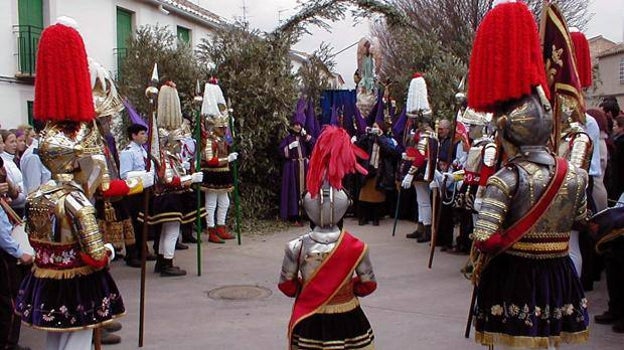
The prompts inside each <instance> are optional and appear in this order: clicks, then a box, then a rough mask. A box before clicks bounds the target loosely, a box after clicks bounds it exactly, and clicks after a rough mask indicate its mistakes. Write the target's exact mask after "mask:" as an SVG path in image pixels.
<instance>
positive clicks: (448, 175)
mask: <svg viewBox="0 0 624 350" xmlns="http://www.w3.org/2000/svg"><path fill="white" fill-rule="evenodd" d="M442 176H443V180H446V184H447V185H451V184H453V183H455V175H453V173H443V174H442Z"/></svg>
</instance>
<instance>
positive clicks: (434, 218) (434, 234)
mask: <svg viewBox="0 0 624 350" xmlns="http://www.w3.org/2000/svg"><path fill="white" fill-rule="evenodd" d="M433 181H435V180H433ZM439 192H440V191H439V188H437V187H434V188H433V191H432V195H431V197H432V198H433V202H432V203H431V248H430V249H429V263H427V267H428V268H431V265H432V264H433V255H434V254H435V247H436V242H437V241H438V216H439V213H438V212H439V210H438V201H439V197H440V194H439Z"/></svg>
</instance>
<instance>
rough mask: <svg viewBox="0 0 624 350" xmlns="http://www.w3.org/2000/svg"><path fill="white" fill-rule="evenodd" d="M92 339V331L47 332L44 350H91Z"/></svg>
mask: <svg viewBox="0 0 624 350" xmlns="http://www.w3.org/2000/svg"><path fill="white" fill-rule="evenodd" d="M92 338H93V330H92V329H85V330H83V331H76V332H48V334H47V336H46V346H45V350H80V349H91V339H92Z"/></svg>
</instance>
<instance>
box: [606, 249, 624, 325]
mask: <svg viewBox="0 0 624 350" xmlns="http://www.w3.org/2000/svg"><path fill="white" fill-rule="evenodd" d="M608 244H609V246H610V247H609V248H608V250H607V251H606V252H605V254H604V264H605V268H606V276H607V292H608V293H609V312H610V313H612V314H613V315H615V316H616V317H617V318H619V319H620V320H624V272H623V271H624V237H619V238H617V239H615V240H613V241H612V242H611V243H608Z"/></svg>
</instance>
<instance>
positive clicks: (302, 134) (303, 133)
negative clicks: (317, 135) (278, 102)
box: [301, 128, 307, 136]
mask: <svg viewBox="0 0 624 350" xmlns="http://www.w3.org/2000/svg"><path fill="white" fill-rule="evenodd" d="M306 134H307V132H306V131H305V129H304V128H301V136H306Z"/></svg>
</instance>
